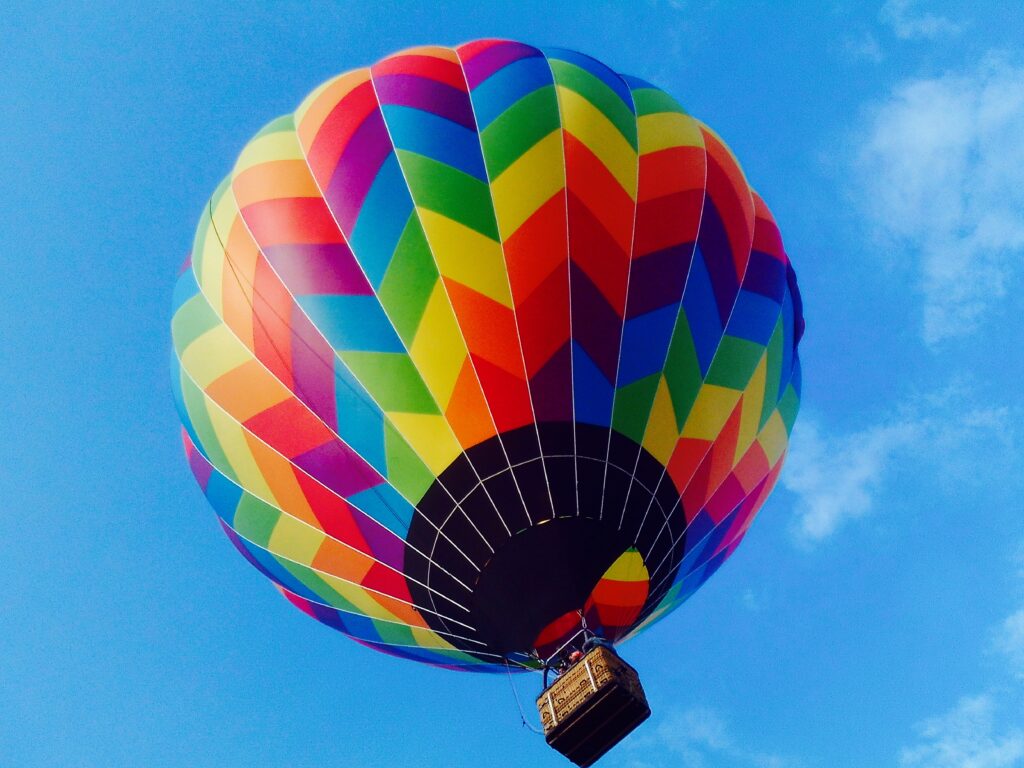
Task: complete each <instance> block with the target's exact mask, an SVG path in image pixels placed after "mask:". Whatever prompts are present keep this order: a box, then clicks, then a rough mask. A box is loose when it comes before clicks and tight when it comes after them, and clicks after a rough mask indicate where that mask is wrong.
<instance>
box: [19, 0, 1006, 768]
mask: <svg viewBox="0 0 1024 768" xmlns="http://www.w3.org/2000/svg"><path fill="white" fill-rule="evenodd" d="M38 5H39V4H35V3H18V2H16V3H15V4H14V6H13V7H10V6H8V7H7V9H6V10H5V11H4V12H3V14H4V17H5V18H4V26H5V27H6V28H7V29H8V32H7V34H6V35H5V41H4V45H3V46H2V47H0V71H3V72H4V73H5V77H4V83H5V84H4V88H3V90H2V93H0V105H2V107H3V114H4V120H3V127H2V129H0V130H2V131H3V139H4V140H3V141H2V142H0V178H2V179H3V184H2V185H0V198H2V208H3V211H4V215H3V217H2V219H0V231H2V232H3V243H4V249H3V256H2V259H3V262H4V264H5V265H6V269H5V274H6V275H7V279H6V280H5V281H4V282H3V284H2V285H0V297H2V307H3V312H2V313H0V339H2V340H3V350H4V354H3V365H2V366H0V385H2V386H0V389H2V391H3V392H4V393H5V394H6V398H5V402H4V407H3V408H2V409H0V434H2V435H3V441H2V445H3V452H4V460H3V461H2V462H0V488H2V490H3V497H4V499H5V502H6V504H5V509H4V511H3V512H2V513H0V575H2V577H3V585H4V589H3V590H2V592H0V763H2V764H4V765H11V766H51V765H74V766H122V765H124V766H140V765H143V766H154V767H156V766H184V765H187V766H190V767H198V766H218V767H223V766H254V765H256V766H320V765H337V766H345V768H362V767H364V766H365V767H366V768H370V767H371V766H395V765H404V764H415V765H425V766H469V765H473V766H476V765H487V766H506V765H507V766H519V765H523V764H529V765H534V766H549V765H550V766H561V765H567V763H565V762H564V761H563V760H562V758H561V757H560V756H558V755H557V754H555V753H553V752H550V751H549V750H548V749H547V747H546V746H545V745H544V743H543V740H542V739H541V738H540V737H538V736H536V735H534V734H533V733H531V732H530V731H528V730H527V729H524V728H523V727H522V726H521V725H520V722H519V715H518V712H517V709H516V705H515V702H514V699H513V696H512V693H511V691H510V689H509V681H508V680H507V679H505V678H501V677H494V678H489V677H482V676H476V675H459V674H455V673H447V672H443V671H439V670H434V669H430V668H424V667H421V666H418V665H415V664H410V663H403V662H400V661H396V660H393V659H390V658H387V657H384V656H382V655H379V654H376V653H373V652H371V651H368V650H364V649H362V648H360V647H358V646H356V645H355V644H353V643H350V642H348V641H346V640H345V639H344V638H343V637H341V636H340V635H338V634H336V633H334V632H331V631H330V630H328V629H327V628H325V627H323V626H322V625H319V624H317V623H316V622H314V621H311V620H309V619H308V618H306V617H305V616H303V615H301V614H300V613H299V612H298V611H295V610H293V609H291V608H290V607H289V606H288V605H287V604H286V603H285V602H284V601H283V600H281V598H280V597H279V596H278V595H277V593H276V592H275V591H274V590H273V589H272V588H270V586H269V585H268V584H266V583H265V582H264V580H263V579H262V577H260V576H259V574H257V573H256V572H255V571H254V570H253V569H251V568H249V567H248V566H246V564H245V563H244V562H243V561H242V560H241V558H239V557H238V556H237V555H236V554H235V553H234V551H233V550H232V549H231V547H230V544H229V543H228V541H227V540H226V539H225V538H224V537H223V536H222V535H221V534H220V532H219V530H218V527H217V525H216V522H215V518H214V515H213V513H212V511H210V510H209V509H208V508H207V506H206V503H205V501H204V500H203V498H202V495H201V493H200V492H199V490H198V488H197V487H196V486H195V483H194V481H193V480H192V477H191V475H190V473H189V472H188V469H187V467H186V465H185V462H184V460H183V457H182V452H181V446H180V441H179V438H178V427H177V424H178V422H177V417H176V415H175V412H174V408H173V405H172V402H171V394H170V386H169V374H168V364H167V360H168V356H169V351H170V341H169V331H168V324H169V311H170V294H171V289H172V284H173V281H174V276H175V274H176V270H177V268H178V265H179V264H180V262H181V260H182V258H183V257H184V255H185V253H186V252H187V250H188V248H189V247H190V244H191V239H192V234H193V227H194V223H195V221H196V219H197V216H198V214H199V212H200V210H201V208H202V205H203V204H204V201H205V200H206V197H207V195H208V194H209V193H210V191H211V190H212V189H213V187H214V186H215V184H216V183H217V182H218V181H219V180H220V178H221V177H222V176H223V175H224V174H225V173H226V172H227V171H228V170H229V168H230V166H231V164H232V162H233V159H234V157H235V156H236V154H237V152H238V151H239V149H240V148H241V147H242V145H243V144H244V142H245V140H246V139H247V138H248V137H249V136H250V135H251V134H253V133H254V132H255V131H256V130H257V129H258V128H259V127H260V126H262V125H263V124H264V123H265V122H266V121H267V120H268V119H270V118H271V117H274V116H276V115H279V114H282V113H285V112H288V111H291V110H292V109H294V107H295V105H296V104H297V103H298V102H299V100H300V99H301V98H302V97H303V96H304V95H305V94H306V93H307V92H308V91H309V90H311V89H312V88H313V87H315V86H316V85H317V84H319V83H320V82H322V81H323V80H325V79H326V78H328V77H329V76H331V75H333V74H336V73H338V72H341V71H344V70H346V69H349V68H352V67H355V66H359V65H362V64H365V63H369V62H371V61H373V60H375V59H377V58H379V57H381V56H383V55H385V54H386V53H389V52H391V51H393V50H396V49H399V48H403V47H407V46H410V45H415V44H422V43H446V44H455V43H458V42H462V41H465V40H469V39H473V38H477V37H485V36H505V37H512V38H518V39H522V40H525V41H528V42H532V43H535V44H540V45H560V46H565V47H571V48H577V49H579V50H582V51H585V52H588V53H591V54H592V55H595V56H598V57H599V58H601V59H603V60H604V61H606V62H607V63H608V64H610V65H611V66H613V67H615V68H616V69H618V70H620V71H622V72H626V73H631V74H635V75H638V76H641V77H644V78H646V79H649V80H651V81H653V82H655V83H657V84H659V85H660V86H662V87H664V88H665V89H666V90H668V91H669V92H671V93H673V94H674V95H675V96H676V97H677V98H678V99H679V100H680V101H681V102H682V103H683V104H684V105H685V106H686V107H687V108H688V109H689V110H690V111H691V112H692V113H693V114H694V115H696V116H698V117H700V118H701V119H702V120H705V121H706V122H708V123H709V124H710V125H711V126H713V127H714V128H715V129H716V131H718V132H719V133H720V134H721V135H722V136H723V138H725V140H726V141H727V142H728V143H729V144H730V146H731V147H732V148H733V149H734V151H735V152H736V154H737V155H738V156H739V158H740V159H741V162H742V163H743V165H744V169H745V171H746V173H747V176H748V178H749V179H750V180H751V182H752V183H753V184H754V186H755V187H756V188H757V189H758V191H759V192H760V193H761V194H762V195H763V196H764V198H765V199H766V200H767V201H768V204H769V205H770V206H771V208H772V210H773V212H774V214H775V216H776V218H777V220H778V222H779V225H780V227H781V229H782V233H783V237H784V239H785V242H786V246H787V250H788V251H789V253H790V255H791V258H792V259H793V262H794V264H795V266H796V268H797V273H798V276H799V279H800V282H801V287H802V291H803V297H804V302H805V311H806V317H807V333H806V336H805V337H804V341H803V345H802V349H801V353H802V359H803V364H804V381H805V386H804V403H803V409H802V413H801V416H800V419H799V420H798V425H797V431H796V433H795V435H794V440H793V446H792V452H791V455H790V460H789V462H788V464H787V467H786V469H785V471H784V472H783V476H782V481H781V484H780V487H779V488H778V489H777V491H776V493H775V494H774V495H773V497H772V498H771V499H770V500H769V501H768V503H767V504H766V505H765V507H764V509H763V510H762V512H761V514H760V516H759V518H758V520H757V522H756V523H755V525H754V528H753V531H752V532H751V535H749V536H748V537H747V538H746V540H745V542H744V544H743V546H742V547H741V548H740V549H739V551H738V552H737V553H736V555H735V556H734V557H733V558H732V559H731V560H730V561H729V564H728V566H727V567H725V568H723V569H722V570H721V571H720V572H719V573H718V574H717V575H716V576H715V577H714V578H713V579H712V580H711V581H710V582H709V583H708V585H707V586H705V587H704V588H703V589H702V590H701V591H700V592H699V593H698V594H697V595H696V597H694V598H693V599H692V600H691V601H690V602H688V603H687V604H686V605H684V606H683V607H682V608H681V609H680V610H679V611H677V612H676V613H675V614H673V616H671V617H670V618H669V619H667V620H665V621H663V622H662V623H660V624H659V625H658V626H657V627H656V628H655V629H654V630H652V631H651V632H649V633H647V634H645V635H643V636H641V637H640V638H638V639H637V640H635V641H632V642H631V643H629V644H627V645H626V646H625V647H624V648H623V653H624V655H625V656H626V657H627V659H628V660H629V661H631V662H632V663H634V664H635V665H636V666H637V667H638V668H639V669H640V671H641V674H642V678H643V681H644V683H645V686H646V688H647V691H648V695H649V698H650V700H651V703H652V706H653V709H654V715H653V717H652V719H651V721H650V722H649V723H647V724H645V725H644V726H643V727H642V728H641V729H640V730H639V731H637V732H636V733H635V734H634V735H633V736H631V737H630V738H629V740H628V741H627V742H625V743H624V744H623V745H622V746H621V747H619V748H618V749H617V750H616V751H615V752H614V753H612V755H611V756H609V757H608V758H606V760H605V762H604V763H602V764H607V765H611V766H614V765H618V766H624V767H625V768H668V767H669V766H672V767H673V768H674V767H676V766H683V768H713V767H714V768H748V767H751V768H797V767H800V768H814V767H816V766H822V767H825V766H827V767H828V768H864V767H868V766H870V767H871V768H875V767H876V766H898V767H899V768H1021V766H1024V522H1022V520H1024V515H1022V513H1024V504H1022V499H1024V481H1022V479H1021V473H1020V471H1019V467H1020V464H1021V460H1022V458H1024V456H1022V452H1024V448H1022V441H1024V436H1022V434H1021V427H1020V423H1021V415H1022V411H1024V395H1022V394H1021V386H1020V382H1021V380H1022V377H1024V352H1022V347H1024V319H1022V315H1021V312H1020V310H1019V305H1020V301H1019V296H1020V295H1021V289H1022V287H1024V43H1022V41H1024V15H1022V14H1020V13H1016V14H1014V13H1012V12H1011V11H1010V5H1012V4H1007V3H997V2H978V1H974V2H960V1H956V2H953V1H952V0H950V1H949V2H934V3H928V2H924V1H923V0H922V1H921V2H913V1H912V0H885V1H884V2H883V0H876V1H875V2H825V3H811V2H791V3H772V2H749V3H739V2H737V3H726V2H709V3H696V2H686V1H679V2H630V3H598V2H588V3H562V4H559V5H558V7H557V8H549V7H546V4H542V3H521V4H517V5H516V7H504V6H502V7H499V6H498V5H497V4H490V3H473V4H470V3H422V4H421V3H412V2H408V3H384V2H375V3H369V2H358V3H357V2H335V3H326V2H319V3H308V4H307V3H266V4H247V5H248V6H250V7H244V8H241V7H240V8H234V7H231V6H229V5H227V4H224V5H218V6H214V7H211V5H210V4H209V3H198V2H196V3H189V2H178V3H174V4H162V3H161V4H158V3H148V4H144V7H142V8H140V9H138V10H133V11H132V12H127V11H126V10H125V7H124V6H123V4H105V3H51V4H46V7H43V8H40V7H37V6H38ZM253 6H255V7H253ZM779 6H781V7H779ZM516 685H517V688H518V690H519V694H520V696H521V697H522V698H523V700H524V701H525V702H526V703H527V705H529V702H530V701H531V700H532V698H533V695H534V694H535V693H536V691H537V690H538V689H539V681H538V680H536V679H534V678H531V677H520V678H517V680H516Z"/></svg>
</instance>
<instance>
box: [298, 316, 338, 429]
mask: <svg viewBox="0 0 1024 768" xmlns="http://www.w3.org/2000/svg"><path fill="white" fill-rule="evenodd" d="M288 325H289V327H290V328H291V331H292V343H291V352H292V360H291V363H292V364H291V369H292V377H293V378H294V380H295V389H296V390H297V391H296V395H297V396H298V397H300V399H301V400H302V402H303V403H305V404H306V405H307V406H309V409H310V410H311V411H313V413H315V414H316V415H317V417H318V418H319V419H320V420H321V421H322V422H324V424H326V425H327V426H328V427H330V428H331V429H332V430H334V431H335V432H337V430H338V413H337V400H336V398H335V395H334V385H335V378H334V350H332V349H331V347H330V345H329V344H328V343H327V342H326V341H325V340H324V338H323V336H321V335H320V333H319V332H318V331H317V330H316V328H314V327H313V324H312V323H311V322H310V320H309V318H308V317H306V314H305V313H304V312H303V311H302V310H301V309H299V307H298V306H297V305H293V310H292V316H291V318H290V321H289V323H288Z"/></svg>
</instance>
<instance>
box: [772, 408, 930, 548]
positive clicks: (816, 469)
mask: <svg viewBox="0 0 1024 768" xmlns="http://www.w3.org/2000/svg"><path fill="white" fill-rule="evenodd" d="M921 434H922V426H921V425H920V424H914V423H912V422H899V423H896V424H890V425H884V424H883V425H879V426H873V427H869V428H867V429H864V430H861V431H859V432H854V433H852V434H848V435H839V436H826V435H824V434H822V432H821V429H820V427H819V426H818V425H817V424H816V423H814V422H813V421H810V420H808V419H804V420H803V421H801V422H800V423H799V425H798V426H797V428H796V431H795V432H794V434H793V440H792V443H791V447H790V451H789V456H788V458H787V460H786V471H785V472H784V473H783V474H782V484H783V486H784V487H785V488H787V489H788V490H789V491H791V492H792V493H794V494H796V495H797V497H798V499H799V502H798V504H797V517H796V530H795V535H796V538H797V539H798V540H799V541H800V542H801V543H804V544H811V543H815V542H819V541H822V540H823V539H826V538H828V537H829V536H831V535H832V534H833V533H835V531H836V529H838V528H839V527H840V526H841V525H842V524H844V523H845V522H847V521H849V520H855V519H857V518H860V517H864V516H865V515H867V514H868V513H869V512H871V510H872V508H873V507H874V497H875V494H876V492H877V491H878V489H879V487H880V486H881V484H882V482H883V480H884V479H885V477H884V475H885V470H886V468H887V467H888V466H889V462H890V459H891V458H892V456H893V454H894V453H896V452H897V451H899V450H901V449H903V448H905V447H906V446H908V445H911V444H913V443H915V442H917V441H918V440H919V439H920V437H921Z"/></svg>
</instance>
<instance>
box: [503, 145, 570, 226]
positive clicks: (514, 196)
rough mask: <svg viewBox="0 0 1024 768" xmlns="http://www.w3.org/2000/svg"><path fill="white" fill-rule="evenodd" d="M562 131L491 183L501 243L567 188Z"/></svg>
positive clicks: (516, 162) (532, 150) (531, 150)
mask: <svg viewBox="0 0 1024 768" xmlns="http://www.w3.org/2000/svg"><path fill="white" fill-rule="evenodd" d="M564 163H565V161H564V160H563V157H562V130H561V128H556V129H555V130H554V131H552V132H551V133H549V134H548V135H547V136H545V137H544V138H543V139H541V140H540V141H538V142H537V143H536V144H534V145H533V146H532V147H530V149H528V150H527V151H526V152H525V153H524V154H523V155H522V156H521V157H520V158H519V159H518V160H516V161H515V162H514V163H512V165H510V166H509V167H508V168H506V169H505V170H504V171H503V172H502V173H501V175H500V176H498V177H497V178H495V179H494V180H492V181H491V198H492V199H493V201H494V210H495V213H496V215H497V217H498V230H499V231H500V232H501V239H502V241H505V240H507V239H508V238H509V237H510V236H511V235H512V234H513V233H514V232H515V231H516V230H517V229H519V227H520V226H522V223H523V222H524V221H526V220H527V219H528V218H530V216H531V215H532V214H533V212H534V211H536V210H537V209H538V208H540V207H541V205H543V204H544V203H546V202H547V201H548V200H550V199H551V197H552V196H553V195H555V193H557V192H559V191H560V190H562V189H564V188H565V169H564Z"/></svg>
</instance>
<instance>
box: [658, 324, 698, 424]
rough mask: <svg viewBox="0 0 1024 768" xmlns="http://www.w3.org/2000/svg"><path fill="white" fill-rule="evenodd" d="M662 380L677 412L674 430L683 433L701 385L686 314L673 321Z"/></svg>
mask: <svg viewBox="0 0 1024 768" xmlns="http://www.w3.org/2000/svg"><path fill="white" fill-rule="evenodd" d="M665 379H666V381H667V382H668V391H669V394H670V395H672V408H673V410H674V411H675V412H676V428H677V429H678V430H679V432H682V431H683V424H685V423H686V417H687V416H689V415H690V410H691V409H692V408H693V403H694V401H696V399H697V393H698V392H700V386H701V383H702V382H703V379H702V377H701V375H700V363H698V362H697V350H696V348H695V347H694V346H693V336H692V334H691V333H690V323H689V321H688V320H687V319H686V313H685V312H680V313H679V316H678V317H677V318H676V327H675V330H674V331H673V332H672V344H671V345H669V348H668V356H667V358H666V360H665Z"/></svg>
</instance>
